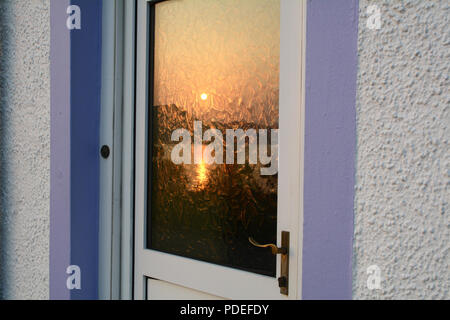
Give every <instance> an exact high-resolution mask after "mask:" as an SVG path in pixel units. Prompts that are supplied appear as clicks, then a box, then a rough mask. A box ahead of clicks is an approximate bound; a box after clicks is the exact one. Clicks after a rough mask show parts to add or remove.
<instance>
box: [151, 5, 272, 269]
mask: <svg viewBox="0 0 450 320" xmlns="http://www.w3.org/2000/svg"><path fill="white" fill-rule="evenodd" d="M154 7H155V9H154V17H153V19H151V26H150V30H153V31H151V32H150V33H151V39H152V41H151V42H150V55H149V57H150V58H149V59H150V60H151V61H150V63H149V65H150V70H149V72H150V79H151V80H150V88H149V93H150V96H149V101H150V103H149V110H148V115H149V119H148V122H149V130H148V133H149V137H148V143H149V146H148V150H149V151H148V152H149V154H148V188H147V191H148V195H147V197H148V198H147V199H148V201H147V204H148V205H147V232H146V234H147V239H146V243H147V248H148V249H152V250H156V251H161V252H165V253H169V254H173V255H178V256H182V257H187V258H192V259H196V260H201V261H205V262H210V263H214V264H218V265H223V266H228V267H232V268H235V269H241V270H246V271H251V272H254V273H258V274H262V275H267V276H271V277H275V274H276V257H275V256H274V255H272V253H271V252H270V250H261V249H260V248H257V247H254V246H253V245H252V244H251V243H250V242H249V237H252V238H254V239H255V240H256V241H258V242H260V243H277V189H278V174H277V143H278V142H277V136H278V124H279V74H280V67H279V66H280V0H220V1H219V0H176V1H164V2H160V3H157V4H156V5H155V6H154Z"/></svg>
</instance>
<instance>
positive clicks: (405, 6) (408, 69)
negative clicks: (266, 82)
mask: <svg viewBox="0 0 450 320" xmlns="http://www.w3.org/2000/svg"><path fill="white" fill-rule="evenodd" d="M373 4H377V5H378V6H379V8H380V10H381V16H382V17H381V20H382V26H381V29H380V30H369V29H368V28H367V27H366V23H367V16H366V10H367V7H368V6H369V5H373ZM449 5H450V2H449V1H448V0H442V1H440V0H434V1H423V0H414V1H408V0H386V1H376V0H361V1H360V25H359V75H358V96H357V117H358V118H357V130H358V137H357V144H358V147H357V152H358V153H357V171H356V179H357V185H356V199H355V242H354V282H353V289H354V298H355V299H370V298H375V299H378V298H379V299H412V298H418V299H443V298H446V299H449V298H450V292H449V281H450V271H449V270H450V269H449V247H450V238H449V222H450V221H449V217H448V201H449V199H450V194H449V189H448V188H449V183H450V182H449V176H450V163H449V160H450V152H449V146H448V142H449V141H448V140H449V128H448V125H449V124H450V114H449V111H450V110H449V106H450V94H449V67H450V23H449V17H450V10H449ZM370 265H378V266H379V268H380V269H381V276H382V282H381V289H380V290H374V291H370V290H368V288H367V285H366V281H367V274H366V270H367V267H368V266H370Z"/></svg>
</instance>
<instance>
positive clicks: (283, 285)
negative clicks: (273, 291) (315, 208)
mask: <svg viewBox="0 0 450 320" xmlns="http://www.w3.org/2000/svg"><path fill="white" fill-rule="evenodd" d="M248 241H250V243H251V244H252V245H254V246H255V247H258V248H270V249H271V250H272V254H274V255H277V254H281V269H280V273H281V274H280V277H279V278H278V286H279V287H280V293H281V294H284V295H288V294H289V232H288V231H283V232H281V248H278V247H277V246H276V245H275V244H273V243H269V244H260V243H258V242H256V241H255V239H253V238H252V237H249V238H248Z"/></svg>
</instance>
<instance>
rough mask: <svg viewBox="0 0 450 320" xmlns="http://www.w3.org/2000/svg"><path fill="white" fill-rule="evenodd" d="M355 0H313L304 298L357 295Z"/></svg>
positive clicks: (309, 46)
mask: <svg viewBox="0 0 450 320" xmlns="http://www.w3.org/2000/svg"><path fill="white" fill-rule="evenodd" d="M357 39H358V1H357V0H333V1H331V0H308V7H307V40H306V41H307V44H306V119H305V120H306V121H305V122H306V127H305V130H306V133H305V168H304V170H305V180H304V183H305V185H304V230H303V270H302V272H303V293H302V295H303V299H351V298H352V244H353V201H354V171H355V152H356V107H355V105H356V75H357V65H358V59H357Z"/></svg>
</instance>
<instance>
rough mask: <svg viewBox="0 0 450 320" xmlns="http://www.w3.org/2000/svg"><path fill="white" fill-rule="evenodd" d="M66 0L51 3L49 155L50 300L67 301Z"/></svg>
mask: <svg viewBox="0 0 450 320" xmlns="http://www.w3.org/2000/svg"><path fill="white" fill-rule="evenodd" d="M68 6H69V0H56V1H55V0H52V1H51V4H50V20H51V21H50V24H51V35H50V36H51V49H50V61H51V66H50V73H51V84H50V86H51V89H50V90H51V98H50V99H51V102H50V103H51V111H50V113H51V115H50V117H51V128H50V130H51V133H50V139H51V156H50V299H58V300H62V299H64V300H66V299H70V292H69V290H67V288H66V279H67V275H66V268H67V267H68V266H69V265H70V236H71V234H70V225H71V221H70V32H69V31H68V30H67V28H66V17H67V15H66V9H67V7H68Z"/></svg>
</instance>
